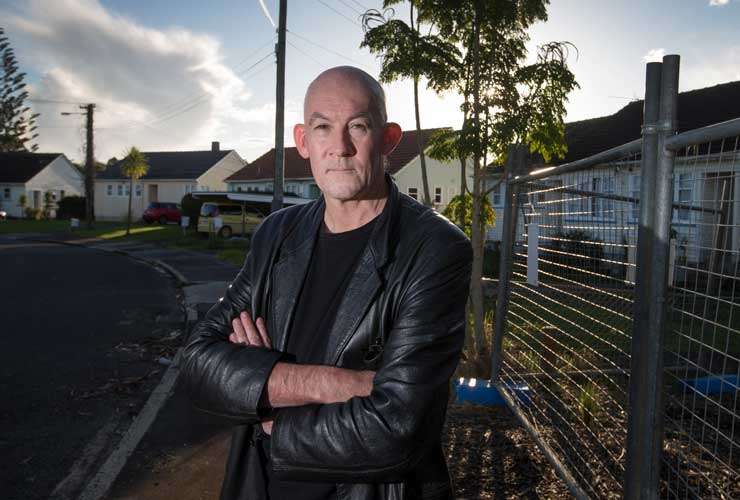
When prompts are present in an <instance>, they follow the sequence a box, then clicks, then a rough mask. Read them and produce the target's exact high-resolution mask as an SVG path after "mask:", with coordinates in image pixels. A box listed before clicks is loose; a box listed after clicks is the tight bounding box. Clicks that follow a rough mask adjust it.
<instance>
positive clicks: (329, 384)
mask: <svg viewBox="0 0 740 500" xmlns="http://www.w3.org/2000/svg"><path fill="white" fill-rule="evenodd" d="M231 325H232V327H233V328H234V331H233V332H232V333H231V334H230V335H229V341H230V342H232V343H234V344H245V345H249V346H255V347H266V348H268V349H272V343H271V342H270V337H269V335H268V334H267V326H266V325H265V321H264V320H263V319H262V318H257V321H256V322H254V321H252V318H251V316H250V315H249V313H248V312H246V311H244V312H242V313H241V314H240V315H239V317H237V318H234V319H233V320H232V322H231ZM374 376H375V372H374V371H369V370H350V369H347V368H338V367H335V366H324V365H297V364H293V363H283V362H279V363H277V364H276V365H275V367H274V368H273V370H272V373H271V374H270V378H269V379H268V382H267V396H268V400H269V402H270V405H271V406H272V407H273V408H281V407H287V406H302V405H306V404H312V403H313V404H316V403H318V404H328V403H344V402H346V401H348V400H349V399H351V398H353V397H355V396H359V397H364V396H369V395H370V393H371V392H372V390H373V377H374ZM272 422H273V421H272V419H269V420H263V421H262V430H263V431H265V433H266V434H271V433H272Z"/></svg>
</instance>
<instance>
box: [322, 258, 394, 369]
mask: <svg viewBox="0 0 740 500" xmlns="http://www.w3.org/2000/svg"><path fill="white" fill-rule="evenodd" d="M380 285H381V280H380V277H379V276H378V272H377V269H376V268H375V259H374V258H373V254H372V251H371V249H370V247H368V248H366V249H365V251H364V252H363V255H362V259H361V260H360V262H359V264H358V265H357V268H356V269H355V273H354V274H353V275H352V278H350V282H349V284H348V285H347V289H346V291H345V293H344V297H342V301H341V302H340V303H339V309H338V310H337V316H336V319H335V320H334V324H333V326H332V328H331V332H330V333H329V339H328V342H327V346H326V353H325V355H324V364H331V365H334V364H336V362H337V360H338V359H339V356H340V355H341V354H342V351H343V350H344V346H345V345H347V342H349V340H350V338H352V335H353V334H354V332H355V330H357V325H359V323H360V320H362V318H363V317H364V316H365V313H366V312H367V309H368V307H370V304H371V303H372V302H373V300H375V297H376V295H377V293H378V290H379V289H380Z"/></svg>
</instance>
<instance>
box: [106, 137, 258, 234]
mask: <svg viewBox="0 0 740 500" xmlns="http://www.w3.org/2000/svg"><path fill="white" fill-rule="evenodd" d="M143 154H144V156H145V157H146V160H147V163H148V164H149V170H148V172H147V174H146V175H145V176H143V177H142V178H141V179H139V180H138V181H136V182H135V183H134V196H133V198H132V202H131V211H132V217H133V218H134V219H138V218H139V217H141V214H142V213H143V212H144V210H145V209H146V207H147V206H148V205H149V204H150V203H152V202H155V201H159V202H170V203H180V201H181V200H182V197H183V196H185V195H186V194H188V193H191V192H194V191H225V190H226V183H225V182H224V179H225V178H226V177H229V176H230V175H232V174H233V173H235V172H237V171H238V170H239V169H241V168H242V167H243V166H244V160H242V158H241V157H240V156H239V154H238V153H237V152H236V151H234V150H222V149H220V147H219V143H218V142H213V143H212V145H211V149H210V150H205V151H161V152H144V153H143ZM122 163H123V160H120V161H118V162H116V163H114V164H112V165H110V166H108V168H106V169H105V170H104V171H103V172H99V173H98V174H97V176H96V178H95V217H96V218H97V219H101V220H121V219H123V218H125V217H126V214H127V212H128V193H129V182H130V181H129V179H128V177H126V176H125V175H123V173H122V171H121V167H122Z"/></svg>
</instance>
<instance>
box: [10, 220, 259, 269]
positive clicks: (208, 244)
mask: <svg viewBox="0 0 740 500" xmlns="http://www.w3.org/2000/svg"><path fill="white" fill-rule="evenodd" d="M80 222H81V224H82V225H83V227H82V228H80V229H75V230H74V231H71V229H70V227H69V221H66V220H28V219H17V220H7V221H0V234H14V233H49V234H52V233H55V234H59V233H72V234H76V235H78V236H80V237H86V238H101V239H104V240H116V241H141V242H146V243H151V244H155V245H159V246H163V247H168V248H172V247H175V248H186V249H189V250H196V251H205V252H216V257H218V258H219V259H221V260H224V261H226V262H231V263H233V264H236V265H239V266H240V265H241V264H242V262H243V261H244V256H245V255H246V252H247V250H248V249H249V239H239V238H233V239H230V240H224V239H222V238H218V237H216V238H210V239H209V238H207V237H205V236H204V235H203V234H202V233H197V232H196V231H195V230H194V229H188V230H187V231H186V233H184V234H183V231H182V228H180V227H179V226H176V225H173V224H167V225H164V226H162V225H159V224H151V225H149V224H134V225H132V226H131V232H130V234H129V235H128V236H126V224H125V223H122V222H96V223H95V228H94V229H85V228H84V222H82V221H80Z"/></svg>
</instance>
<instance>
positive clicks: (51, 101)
mask: <svg viewBox="0 0 740 500" xmlns="http://www.w3.org/2000/svg"><path fill="white" fill-rule="evenodd" d="M27 100H28V102H35V103H40V104H71V105H74V106H77V105H84V104H85V103H84V102H75V101H62V100H59V99H42V98H35V97H32V98H30V99H27Z"/></svg>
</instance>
